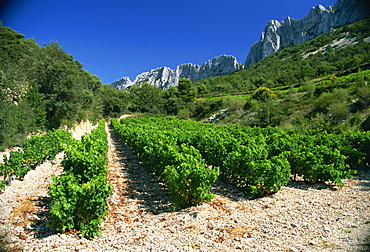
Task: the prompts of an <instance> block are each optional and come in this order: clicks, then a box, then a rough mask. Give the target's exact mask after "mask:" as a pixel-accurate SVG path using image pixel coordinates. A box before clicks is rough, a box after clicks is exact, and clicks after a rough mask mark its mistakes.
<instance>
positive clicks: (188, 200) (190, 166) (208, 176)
mask: <svg viewBox="0 0 370 252" xmlns="http://www.w3.org/2000/svg"><path fill="white" fill-rule="evenodd" d="M163 176H164V182H165V184H166V185H167V188H168V192H169V194H170V195H171V198H172V199H173V201H174V202H175V204H176V205H177V206H179V207H185V206H188V205H195V206H197V205H200V204H202V203H204V202H205V201H211V200H212V199H213V198H214V195H213V194H211V193H210V190H211V186H212V184H213V182H214V181H215V180H216V179H217V177H218V169H210V168H207V167H206V164H205V161H204V159H202V156H201V155H200V154H199V151H198V150H197V149H195V148H194V147H193V146H190V147H186V145H185V144H182V145H181V146H180V150H179V152H178V153H177V154H176V155H175V156H174V159H173V160H172V164H171V165H167V166H166V167H165V170H164V172H163Z"/></svg>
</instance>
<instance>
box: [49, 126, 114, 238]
mask: <svg viewBox="0 0 370 252" xmlns="http://www.w3.org/2000/svg"><path fill="white" fill-rule="evenodd" d="M107 141H108V140H107V133H106V131H105V122H104V121H103V120H102V121H100V122H99V125H98V127H97V128H96V129H95V130H93V131H92V132H91V134H85V135H84V136H83V137H82V140H81V142H79V141H75V142H73V143H72V144H70V145H69V146H68V147H66V152H65V158H64V160H63V161H62V165H63V167H64V173H63V174H62V175H61V176H59V177H55V176H53V181H52V183H51V184H50V189H49V195H50V197H51V198H52V204H51V210H50V218H49V220H50V226H51V227H52V228H53V230H54V231H58V232H64V231H66V230H67V229H72V228H75V229H78V230H81V235H82V236H83V237H86V238H89V239H91V238H93V237H95V236H97V235H100V224H101V222H102V220H104V219H105V218H106V215H107V211H108V210H107V209H108V206H107V202H106V199H107V197H108V196H109V195H110V194H111V191H112V186H111V185H109V184H108V183H107V179H108V174H107V173H108V167H107V164H108V157H107V152H108V146H107V144H108V142H107Z"/></svg>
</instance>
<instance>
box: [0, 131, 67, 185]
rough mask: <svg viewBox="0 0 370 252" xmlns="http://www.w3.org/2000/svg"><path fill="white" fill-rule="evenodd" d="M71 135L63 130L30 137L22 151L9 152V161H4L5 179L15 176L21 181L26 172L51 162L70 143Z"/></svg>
mask: <svg viewBox="0 0 370 252" xmlns="http://www.w3.org/2000/svg"><path fill="white" fill-rule="evenodd" d="M71 138H72V137H71V134H70V133H68V132H66V131H64V130H57V131H50V132H48V133H46V134H43V135H36V136H32V137H31V138H29V139H27V140H26V141H24V142H23V144H22V149H19V150H17V151H11V152H10V156H9V159H4V160H5V163H4V168H5V167H6V168H7V171H6V175H4V180H5V179H6V177H10V176H11V175H15V176H16V177H17V179H23V177H24V176H25V175H26V174H27V172H28V171H30V170H31V169H33V168H35V167H36V165H38V164H40V163H41V162H43V161H44V160H46V159H49V160H53V159H54V158H55V155H56V154H58V153H59V152H60V151H62V150H63V149H64V146H65V144H68V143H70V142H71Z"/></svg>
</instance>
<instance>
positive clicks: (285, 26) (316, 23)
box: [244, 0, 370, 67]
mask: <svg viewBox="0 0 370 252" xmlns="http://www.w3.org/2000/svg"><path fill="white" fill-rule="evenodd" d="M369 14H370V8H369V3H368V0H338V2H337V3H336V4H334V5H333V6H329V7H328V8H327V9H326V8H325V7H324V6H322V5H318V6H316V7H313V8H312V9H311V10H310V12H309V13H308V15H307V16H305V17H304V18H302V19H293V18H291V17H287V18H286V19H285V20H284V21H281V22H279V21H277V20H272V21H270V22H268V23H267V25H266V26H265V30H264V32H263V33H262V35H261V39H260V41H259V42H256V43H255V44H253V45H252V47H251V49H250V51H249V54H248V57H247V59H246V61H245V64H244V65H245V67H247V66H249V65H252V64H254V63H257V62H258V61H260V60H261V59H263V58H265V57H266V56H268V55H270V54H272V53H274V52H277V51H279V50H281V49H282V48H284V47H286V46H288V45H291V44H293V45H297V44H300V43H303V42H306V41H308V40H311V39H313V38H315V37H317V36H318V35H321V34H324V33H326V32H328V31H330V29H332V28H334V27H338V26H341V25H345V24H349V23H352V22H355V21H357V20H359V19H361V18H364V17H365V16H367V15H369Z"/></svg>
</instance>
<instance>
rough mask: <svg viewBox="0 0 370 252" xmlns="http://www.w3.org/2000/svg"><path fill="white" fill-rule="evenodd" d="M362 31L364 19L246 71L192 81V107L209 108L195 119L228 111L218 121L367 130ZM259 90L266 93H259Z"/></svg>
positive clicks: (367, 60)
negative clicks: (194, 99) (196, 94)
mask: <svg viewBox="0 0 370 252" xmlns="http://www.w3.org/2000/svg"><path fill="white" fill-rule="evenodd" d="M368 27H370V18H369V17H367V18H365V19H362V20H360V21H358V22H355V23H352V24H350V25H346V26H342V27H339V28H336V29H333V30H332V31H331V32H329V33H326V34H323V35H321V36H319V37H317V38H315V39H313V40H310V41H308V42H305V43H303V44H299V45H296V46H290V47H287V48H285V49H283V50H281V51H279V52H277V53H274V54H271V55H270V56H268V57H266V58H265V59H263V60H261V61H260V62H259V63H257V64H254V65H251V66H249V67H248V68H247V69H243V70H241V71H238V72H234V73H232V74H229V75H225V76H217V77H211V78H207V79H203V80H200V81H197V82H194V86H195V87H196V88H197V90H198V99H197V101H196V103H197V104H203V105H207V106H209V109H208V111H207V110H203V111H202V113H200V114H195V117H197V118H199V119H200V118H202V117H203V118H204V117H205V116H209V115H210V114H211V113H215V112H216V111H218V110H221V109H226V108H228V109H229V113H230V114H231V116H229V117H228V118H227V119H224V120H223V123H239V124H242V125H250V126H263V127H264V126H280V127H282V128H297V127H298V128H302V127H303V128H319V129H325V130H329V131H334V132H335V131H336V130H348V129H364V130H368V129H369V128H368V127H369V126H368V125H367V123H368V122H367V123H364V121H365V119H366V117H368V115H369V109H368V105H369V103H368V100H369V99H370V96H369V91H370V88H369V85H367V83H368V81H369V80H370V76H369V72H368V71H366V70H367V69H368V68H369V64H370V43H369V42H370V31H369V29H368ZM260 87H266V88H269V89H263V90H264V91H265V92H264V93H265V94H264V95H261V94H259V93H260V92H262V91H263V90H262V91H261V89H259V88H260ZM270 89H271V90H270ZM266 94H267V95H266ZM318 121H322V122H325V124H328V125H326V126H323V125H321V126H319V124H322V123H319V122H318ZM349 121H351V123H349ZM220 123H221V122H220ZM361 125H362V126H361ZM337 126H340V127H339V128H340V129H339V128H337Z"/></svg>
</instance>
